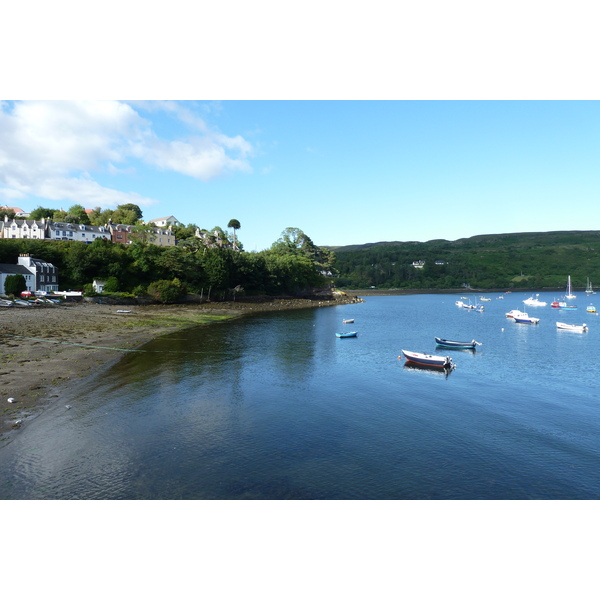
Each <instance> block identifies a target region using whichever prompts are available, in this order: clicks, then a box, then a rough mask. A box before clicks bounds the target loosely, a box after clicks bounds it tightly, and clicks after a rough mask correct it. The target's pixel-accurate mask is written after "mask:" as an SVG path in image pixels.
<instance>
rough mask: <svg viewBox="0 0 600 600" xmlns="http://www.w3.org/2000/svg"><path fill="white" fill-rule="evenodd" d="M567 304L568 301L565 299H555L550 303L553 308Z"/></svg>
mask: <svg viewBox="0 0 600 600" xmlns="http://www.w3.org/2000/svg"><path fill="white" fill-rule="evenodd" d="M566 305H567V303H566V302H565V301H564V300H555V301H554V302H552V304H550V306H551V307H552V308H563V307H564V306H566Z"/></svg>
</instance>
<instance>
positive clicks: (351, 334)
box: [335, 331, 358, 338]
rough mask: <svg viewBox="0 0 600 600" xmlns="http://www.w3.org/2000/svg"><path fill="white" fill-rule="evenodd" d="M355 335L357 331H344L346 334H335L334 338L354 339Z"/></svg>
mask: <svg viewBox="0 0 600 600" xmlns="http://www.w3.org/2000/svg"><path fill="white" fill-rule="evenodd" d="M357 335H358V331H346V332H342V333H336V334H335V337H339V338H351V337H356V336H357Z"/></svg>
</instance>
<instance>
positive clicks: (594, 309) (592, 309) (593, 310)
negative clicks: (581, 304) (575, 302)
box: [585, 304, 596, 313]
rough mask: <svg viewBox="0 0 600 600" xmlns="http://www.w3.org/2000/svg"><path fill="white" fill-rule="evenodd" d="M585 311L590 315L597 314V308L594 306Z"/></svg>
mask: <svg viewBox="0 0 600 600" xmlns="http://www.w3.org/2000/svg"><path fill="white" fill-rule="evenodd" d="M585 310H587V312H589V313H595V312H596V307H595V306H594V305H593V304H590V305H589V306H588V307H587V308H586V309H585Z"/></svg>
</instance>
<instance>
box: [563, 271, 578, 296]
mask: <svg viewBox="0 0 600 600" xmlns="http://www.w3.org/2000/svg"><path fill="white" fill-rule="evenodd" d="M576 297H577V296H575V294H574V293H573V289H572V288H571V276H570V275H568V277H567V293H566V294H565V298H568V299H569V300H572V299H573V298H576Z"/></svg>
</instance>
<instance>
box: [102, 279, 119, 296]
mask: <svg viewBox="0 0 600 600" xmlns="http://www.w3.org/2000/svg"><path fill="white" fill-rule="evenodd" d="M104 291H105V292H107V293H108V294H111V293H113V292H118V291H119V280H118V279H117V278H116V277H112V276H111V277H108V278H107V279H106V282H105V284H104Z"/></svg>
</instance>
